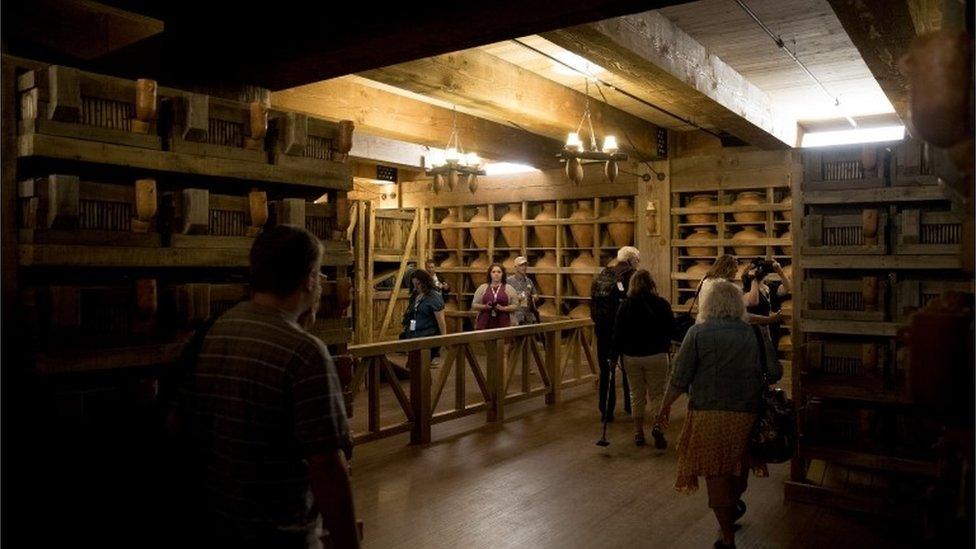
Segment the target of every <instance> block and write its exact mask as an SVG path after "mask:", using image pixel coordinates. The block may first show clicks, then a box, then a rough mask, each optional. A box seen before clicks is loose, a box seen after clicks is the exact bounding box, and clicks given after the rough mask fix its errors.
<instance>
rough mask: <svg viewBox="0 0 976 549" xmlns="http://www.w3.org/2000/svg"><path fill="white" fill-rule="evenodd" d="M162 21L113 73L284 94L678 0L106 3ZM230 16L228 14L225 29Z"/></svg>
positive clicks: (120, 58)
mask: <svg viewBox="0 0 976 549" xmlns="http://www.w3.org/2000/svg"><path fill="white" fill-rule="evenodd" d="M110 1H113V3H115V4H117V5H120V6H126V7H128V6H131V7H132V9H137V8H138V9H144V10H147V12H148V13H151V14H153V15H155V16H157V17H159V18H161V19H163V20H164V21H165V22H166V32H165V33H164V35H165V39H164V40H160V41H149V42H146V43H144V44H141V45H139V46H138V47H132V48H131V49H130V51H128V52H123V53H120V54H119V55H113V56H111V58H109V59H106V60H105V61H106V65H109V66H112V67H115V68H116V69H117V71H118V72H122V73H130V72H138V71H139V70H146V69H147V68H149V69H151V70H153V71H155V72H156V73H157V74H159V75H160V76H157V78H159V79H160V80H177V81H183V80H186V79H193V80H199V79H201V78H212V79H214V80H233V81H239V82H247V83H251V84H255V85H258V86H263V87H266V88H269V89H271V90H276V91H277V90H282V89H287V88H292V87H295V86H300V85H303V84H308V83H311V82H320V81H322V80H326V79H329V78H335V77H337V76H344V75H347V74H351V73H355V72H359V71H363V70H368V69H373V68H376V67H383V66H387V65H391V64H395V63H402V62H404V61H409V60H411V59H419V58H421V57H426V56H430V55H438V54H443V53H446V52H450V51H455V50H459V49H464V48H473V47H476V46H481V45H484V44H490V43H492V42H498V41H501V40H507V39H510V38H515V37H518V36H525V35H529V34H535V33H538V32H542V31H547V30H552V29H557V28H562V27H566V26H570V25H578V24H580V23H585V22H587V21H595V20H598V19H602V18H605V17H614V16H619V15H624V14H627V13H636V12H639V11H642V10H647V9H654V8H659V7H664V6H668V5H673V4H680V3H682V0H651V1H647V0H562V1H560V2H553V1H552V0H496V1H494V2H467V3H465V2H462V3H457V2H453V3H451V4H450V5H448V4H447V3H445V2H421V3H416V2H412V3H404V2H401V3H388V4H384V5H383V7H382V9H377V10H374V11H375V13H368V14H367V13H365V12H364V11H363V6H362V5H361V4H357V3H349V2H297V1H287V0H284V1H281V0H279V1H278V2H276V3H275V4H274V6H273V8H272V9H261V8H256V9H255V10H246V9H245V10H240V9H235V10H231V8H230V7H228V4H227V3H225V2H200V1H189V0H169V1H167V2H148V1H146V0H110ZM231 11H238V12H239V13H234V14H233V15H234V16H235V17H234V18H233V24H231V23H230V21H231V19H230V17H231V15H232V14H231Z"/></svg>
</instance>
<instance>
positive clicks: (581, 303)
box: [427, 195, 636, 318]
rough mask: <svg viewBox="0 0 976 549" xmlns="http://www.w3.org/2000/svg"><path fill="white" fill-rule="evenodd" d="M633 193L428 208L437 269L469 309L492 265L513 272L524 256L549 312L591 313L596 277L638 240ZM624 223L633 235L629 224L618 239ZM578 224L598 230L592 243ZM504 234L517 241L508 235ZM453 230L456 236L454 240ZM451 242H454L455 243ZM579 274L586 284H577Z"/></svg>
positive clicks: (580, 282)
mask: <svg viewBox="0 0 976 549" xmlns="http://www.w3.org/2000/svg"><path fill="white" fill-rule="evenodd" d="M634 198H635V197H634V196H633V195H629V196H619V197H596V198H584V199H573V200H568V199H566V200H550V201H520V202H502V203H489V204H470V205H463V206H458V207H454V208H441V207H429V208H427V211H428V213H427V219H429V220H430V221H431V222H430V224H429V226H428V231H429V233H428V234H429V236H428V242H430V243H431V248H430V252H431V254H432V257H434V260H435V262H436V263H437V264H438V266H439V267H438V270H439V272H441V273H444V275H445V276H446V277H448V280H449V281H450V282H451V285H452V287H453V288H457V289H458V291H457V292H456V293H455V296H456V297H460V299H459V301H458V302H457V307H458V309H459V310H461V311H466V310H468V309H470V304H471V298H472V297H473V295H474V291H475V289H476V288H477V287H478V285H480V284H482V283H483V282H484V276H485V274H484V273H485V272H486V270H487V267H488V265H489V264H490V263H492V262H493V261H494V262H498V263H502V264H505V265H506V269H507V270H508V271H509V272H511V271H512V268H513V261H514V259H515V257H517V256H520V255H522V256H525V257H527V258H528V259H529V271H528V272H529V275H530V276H531V277H532V278H533V280H534V282H535V283H536V287H537V288H538V289H539V290H540V295H541V296H542V297H543V298H544V299H545V303H544V304H543V305H542V307H543V308H542V312H543V314H544V315H545V314H548V315H550V316H566V315H568V316H579V317H587V318H588V317H589V309H588V305H587V302H588V301H589V300H590V296H589V290H590V288H589V285H590V283H591V282H592V279H593V277H594V276H595V275H596V274H597V273H599V272H600V270H601V269H602V268H603V266H605V265H606V264H607V262H609V261H610V260H611V259H613V258H614V257H615V256H616V252H617V250H618V249H619V248H620V247H621V246H625V245H628V246H633V245H635V240H634V238H635V235H634V227H635V225H636V219H635V214H634V210H633V204H634ZM540 216H541V217H540ZM621 226H629V228H630V235H629V236H628V235H626V233H627V230H626V229H624V230H623V231H622V232H623V233H625V234H624V235H623V236H621V235H618V236H617V237H616V238H618V240H616V241H615V240H614V236H613V235H612V234H611V232H612V231H611V227H621ZM577 227H585V228H586V229H588V230H589V231H591V232H592V236H591V237H589V238H587V236H586V235H580V238H581V239H583V240H584V242H585V241H586V240H589V239H591V240H592V242H590V244H591V245H589V246H580V245H579V242H577V241H576V240H575V237H574V234H573V233H574V228H577ZM616 230H617V229H616V228H615V229H614V231H616ZM445 233H448V234H447V238H445ZM473 233H480V234H483V235H484V236H480V235H479V236H478V239H479V240H482V241H481V242H480V243H481V244H484V246H478V245H477V244H478V243H476V240H475V236H473ZM506 233H507V236H510V237H511V239H512V240H513V241H514V242H509V241H508V240H507V237H506ZM547 233H548V234H547ZM452 234H454V235H457V236H456V237H454V238H452V236H451V235H452ZM547 239H551V240H548V242H547V241H546V240H547ZM449 241H453V244H454V245H453V246H450V245H449V244H448V243H449ZM513 244H516V245H513ZM547 244H549V245H547ZM580 258H583V259H580ZM574 262H576V264H575V265H574ZM482 263H483V265H482ZM580 263H583V265H581V264H580ZM586 263H588V264H586ZM574 278H576V280H577V281H578V283H579V284H580V285H582V286H583V287H582V288H578V287H576V284H574V283H573V279H574Z"/></svg>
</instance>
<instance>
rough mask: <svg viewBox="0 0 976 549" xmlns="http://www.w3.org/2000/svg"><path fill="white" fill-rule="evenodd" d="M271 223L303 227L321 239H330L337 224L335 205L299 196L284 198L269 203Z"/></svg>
mask: <svg viewBox="0 0 976 549" xmlns="http://www.w3.org/2000/svg"><path fill="white" fill-rule="evenodd" d="M271 211H272V216H271V217H272V223H273V224H275V225H294V226H296V227H304V228H305V229H308V231H309V232H311V233H312V234H314V235H315V236H317V237H319V238H320V239H321V240H330V239H332V237H333V234H334V232H335V227H336V224H337V220H336V215H335V212H336V206H335V205H333V204H316V203H314V202H308V201H305V200H302V199H301V198H286V199H284V200H279V201H275V202H274V203H272V205H271Z"/></svg>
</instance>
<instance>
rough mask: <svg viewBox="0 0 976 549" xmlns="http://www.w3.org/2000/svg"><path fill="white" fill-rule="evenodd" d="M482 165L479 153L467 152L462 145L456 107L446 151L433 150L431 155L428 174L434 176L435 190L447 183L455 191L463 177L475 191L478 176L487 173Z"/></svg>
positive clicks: (437, 190)
mask: <svg viewBox="0 0 976 549" xmlns="http://www.w3.org/2000/svg"><path fill="white" fill-rule="evenodd" d="M481 165H482V161H481V158H480V157H479V156H478V154H477V153H474V152H469V153H465V152H464V148H463V147H462V146H461V138H460V137H459V136H458V131H457V109H454V111H453V117H452V120H451V136H450V137H449V138H448V139H447V146H446V147H444V152H443V153H441V152H440V151H433V152H432V153H431V155H430V168H428V169H427V175H432V176H434V183H433V185H434V192H435V193H437V192H440V190H441V189H442V188H443V187H444V185H445V183H446V184H447V188H448V189H450V190H452V191H453V190H454V188H455V187H457V186H458V183H459V182H460V181H461V179H462V178H463V179H464V182H465V183H466V184H467V186H468V189H469V190H470V191H471V192H474V191H475V189H477V188H478V176H479V175H485V170H484V169H483V168H482V167H481Z"/></svg>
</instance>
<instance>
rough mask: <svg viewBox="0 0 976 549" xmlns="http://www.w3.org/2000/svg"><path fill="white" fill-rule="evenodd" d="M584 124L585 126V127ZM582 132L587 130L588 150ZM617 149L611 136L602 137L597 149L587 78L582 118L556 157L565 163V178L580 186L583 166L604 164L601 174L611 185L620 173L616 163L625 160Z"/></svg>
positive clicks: (615, 141) (614, 139)
mask: <svg viewBox="0 0 976 549" xmlns="http://www.w3.org/2000/svg"><path fill="white" fill-rule="evenodd" d="M584 123H585V124H586V125H585V126H584ZM582 130H589V132H590V136H589V137H590V140H589V141H590V148H589V150H587V149H586V148H585V147H584V145H583V140H582V139H580V132H581V131H582ZM619 149H620V147H619V146H618V145H617V138H616V137H615V136H613V135H607V136H606V137H604V138H603V147H602V148H598V147H597V140H596V132H595V131H594V130H593V119H592V118H591V116H590V79H589V78H587V79H586V103H584V107H583V116H582V117H581V118H580V122H579V124H578V125H577V126H576V131H575V132H569V135H568V136H567V137H566V145H565V147H563V151H562V152H561V153H559V155H558V156H559V158H561V159H562V160H563V161H564V162H566V176H567V177H569V180H570V181H572V182H573V183H576V184H580V183H582V182H583V164H592V163H596V162H605V163H606V164H605V165H604V167H603V173H605V174H606V176H607V179H609V180H610V182H611V183H612V182H613V181H614V180H615V179H616V178H617V173H619V171H620V170H619V168H618V167H617V162H618V161H621V160H627V155H626V154H624V153H622V152H619Z"/></svg>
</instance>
